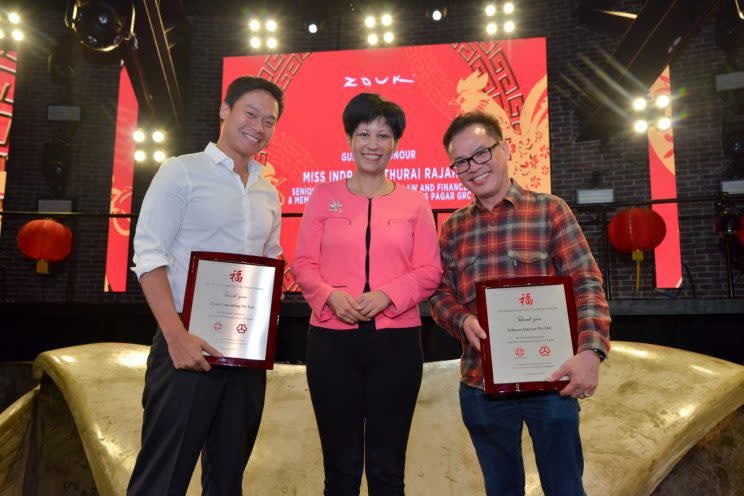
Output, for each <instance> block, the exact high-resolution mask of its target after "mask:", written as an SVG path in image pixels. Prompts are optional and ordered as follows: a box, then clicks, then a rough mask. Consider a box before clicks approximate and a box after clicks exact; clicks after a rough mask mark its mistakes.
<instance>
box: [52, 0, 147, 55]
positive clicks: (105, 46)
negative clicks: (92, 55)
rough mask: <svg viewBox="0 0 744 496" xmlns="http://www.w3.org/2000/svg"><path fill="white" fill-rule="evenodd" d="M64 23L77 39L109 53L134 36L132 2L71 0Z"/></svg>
mask: <svg viewBox="0 0 744 496" xmlns="http://www.w3.org/2000/svg"><path fill="white" fill-rule="evenodd" d="M65 24H66V25H67V27H68V28H70V29H71V30H72V31H73V32H74V33H75V36H77V38H78V39H79V40H80V42H81V43H82V44H83V45H85V46H87V47H88V48H90V49H91V50H96V51H99V52H109V51H111V50H114V49H115V48H117V47H118V46H119V45H120V44H121V43H122V42H123V41H124V40H129V39H132V38H133V37H134V4H133V3H132V2H114V1H112V0H70V1H69V3H68V6H67V11H66V12H65Z"/></svg>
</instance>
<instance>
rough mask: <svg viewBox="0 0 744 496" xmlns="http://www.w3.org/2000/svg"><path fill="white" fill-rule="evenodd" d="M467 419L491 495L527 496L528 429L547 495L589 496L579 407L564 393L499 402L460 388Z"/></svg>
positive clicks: (463, 414)
mask: <svg viewBox="0 0 744 496" xmlns="http://www.w3.org/2000/svg"><path fill="white" fill-rule="evenodd" d="M460 408H461V409H462V419H463V421H464V422H465V427H467V429H468V432H469V433H470V438H471V439H472V441H473V445H474V446H475V452H476V454H477V455H478V461H479V462H480V465H481V470H482V471H483V478H484V479H485V483H486V494H488V496H517V495H519V496H521V495H524V463H523V461H522V425H523V423H526V424H527V429H528V430H529V433H530V436H531V437H532V445H533V446H534V450H535V459H536V461H537V470H538V472H539V474H540V483H541V484H542V488H543V491H544V492H545V495H546V496H584V495H585V493H584V487H583V485H582V483H581V476H582V474H583V472H584V456H583V453H582V450H581V439H580V438H579V402H578V401H577V400H575V399H572V398H561V397H560V395H559V394H558V393H522V394H521V396H512V397H510V398H506V399H504V398H497V397H491V396H487V395H486V394H485V393H484V392H483V391H482V390H480V389H478V388H473V387H470V386H466V385H464V384H460Z"/></svg>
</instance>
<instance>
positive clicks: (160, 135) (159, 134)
mask: <svg viewBox="0 0 744 496" xmlns="http://www.w3.org/2000/svg"><path fill="white" fill-rule="evenodd" d="M152 140H153V141H154V142H155V143H162V142H163V141H165V132H163V131H161V130H160V129H158V130H155V131H153V133H152Z"/></svg>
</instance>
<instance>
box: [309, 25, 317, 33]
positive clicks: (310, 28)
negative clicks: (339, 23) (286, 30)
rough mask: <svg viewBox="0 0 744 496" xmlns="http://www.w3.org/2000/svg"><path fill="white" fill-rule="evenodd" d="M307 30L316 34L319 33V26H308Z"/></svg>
mask: <svg viewBox="0 0 744 496" xmlns="http://www.w3.org/2000/svg"><path fill="white" fill-rule="evenodd" d="M307 30H308V31H310V32H311V33H312V34H315V33H317V32H318V25H317V24H308V26H307Z"/></svg>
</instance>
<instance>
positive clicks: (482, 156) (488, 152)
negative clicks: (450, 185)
mask: <svg viewBox="0 0 744 496" xmlns="http://www.w3.org/2000/svg"><path fill="white" fill-rule="evenodd" d="M502 141H504V140H498V141H497V142H496V143H494V144H493V145H491V146H489V147H487V148H482V149H480V150H478V151H477V152H475V153H474V154H472V155H471V156H469V157H468V158H461V159H460V160H457V161H456V162H452V163H451V164H450V169H452V170H453V171H455V173H457V174H462V173H463V172H467V171H468V170H469V169H470V162H471V161H473V162H475V163H476V164H485V163H486V162H488V161H489V160H491V157H493V153H492V150H493V149H494V148H496V147H497V146H499V144H500V143H501V142H502Z"/></svg>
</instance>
